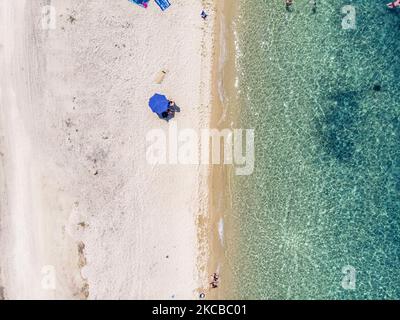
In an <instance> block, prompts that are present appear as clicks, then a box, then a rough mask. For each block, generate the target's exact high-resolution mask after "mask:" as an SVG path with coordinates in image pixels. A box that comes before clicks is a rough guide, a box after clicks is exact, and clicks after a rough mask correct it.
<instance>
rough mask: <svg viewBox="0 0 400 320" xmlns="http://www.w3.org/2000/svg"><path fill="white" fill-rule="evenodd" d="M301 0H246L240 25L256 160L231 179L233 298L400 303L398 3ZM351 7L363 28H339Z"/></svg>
mask: <svg viewBox="0 0 400 320" xmlns="http://www.w3.org/2000/svg"><path fill="white" fill-rule="evenodd" d="M294 2H295V5H294V7H293V11H292V12H287V11H286V10H285V7H284V5H283V0H265V1H260V0H249V1H243V2H241V3H242V4H241V9H240V17H238V21H237V22H238V36H239V44H240V48H241V52H242V55H241V56H240V58H239V62H240V71H241V73H242V74H241V76H240V89H241V93H240V98H241V99H240V104H241V115H240V118H241V119H242V120H241V121H242V123H241V124H240V125H241V126H242V127H246V128H254V129H255V130H256V131H255V132H256V168H255V172H254V174H253V175H252V176H250V177H235V178H234V189H235V191H234V192H235V196H234V197H233V198H234V213H235V214H234V215H233V217H232V222H233V224H234V225H235V226H236V227H235V228H236V232H238V233H239V236H240V240H239V244H238V252H237V253H236V256H235V258H234V260H235V265H236V267H235V268H234V270H233V275H234V277H235V279H236V284H237V285H236V289H235V292H234V295H235V296H236V297H238V298H283V299H315V298H322V299H330V298H335V299H364V298H367V299H370V298H376V299H381V298H391V299H399V298H400V148H399V146H400V103H399V93H398V86H399V80H400V77H399V75H400V59H399V57H400V36H399V31H400V10H399V11H393V12H391V11H389V10H387V9H386V8H385V3H386V2H388V1H378V0H375V1H372V0H368V1H367V0H364V1H361V0H360V1H350V0H347V1H341V0H330V1H318V0H317V9H316V13H313V12H312V7H311V5H310V3H309V0H303V1H300V0H295V1H294ZM348 4H352V5H354V6H355V9H356V28H355V29H343V28H342V18H343V17H344V14H342V13H341V8H342V7H343V6H344V5H348ZM345 266H352V267H354V269H355V271H356V277H355V289H354V290H352V289H348V288H347V289H345V288H344V287H343V286H342V279H343V277H344V276H345V275H344V274H343V273H342V268H343V267H345Z"/></svg>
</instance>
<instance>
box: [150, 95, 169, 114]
mask: <svg viewBox="0 0 400 320" xmlns="http://www.w3.org/2000/svg"><path fill="white" fill-rule="evenodd" d="M149 106H150V109H151V110H152V111H153V112H155V113H158V114H161V113H163V112H165V111H167V110H168V107H169V100H168V99H167V97H166V96H164V95H162V94H158V93H156V94H155V95H154V96H152V97H151V98H150V100H149Z"/></svg>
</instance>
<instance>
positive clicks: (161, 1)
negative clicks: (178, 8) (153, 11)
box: [155, 0, 171, 11]
mask: <svg viewBox="0 0 400 320" xmlns="http://www.w3.org/2000/svg"><path fill="white" fill-rule="evenodd" d="M155 1H156V3H157V4H158V6H159V7H160V8H161V10H162V11H164V10H166V9H168V8H169V6H170V5H171V4H170V3H169V1H168V0H155Z"/></svg>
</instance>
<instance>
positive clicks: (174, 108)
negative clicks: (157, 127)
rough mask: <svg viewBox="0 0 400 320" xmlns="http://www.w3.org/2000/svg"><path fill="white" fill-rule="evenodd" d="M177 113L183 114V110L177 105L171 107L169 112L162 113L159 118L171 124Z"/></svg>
mask: <svg viewBox="0 0 400 320" xmlns="http://www.w3.org/2000/svg"><path fill="white" fill-rule="evenodd" d="M176 112H181V108H180V107H178V106H177V105H176V104H175V103H174V104H173V105H172V106H169V108H168V110H167V111H165V112H162V113H161V114H158V117H159V118H160V119H161V120H165V121H167V122H169V121H170V120H172V119H173V118H175V113H176Z"/></svg>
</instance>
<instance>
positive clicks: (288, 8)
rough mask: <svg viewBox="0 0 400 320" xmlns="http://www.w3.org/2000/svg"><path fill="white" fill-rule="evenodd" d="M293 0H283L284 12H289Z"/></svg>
mask: <svg viewBox="0 0 400 320" xmlns="http://www.w3.org/2000/svg"><path fill="white" fill-rule="evenodd" d="M292 4H293V0H285V5H286V10H287V11H290V8H291V7H292Z"/></svg>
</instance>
